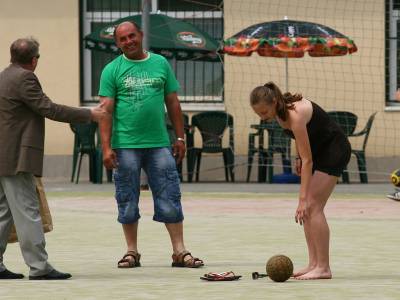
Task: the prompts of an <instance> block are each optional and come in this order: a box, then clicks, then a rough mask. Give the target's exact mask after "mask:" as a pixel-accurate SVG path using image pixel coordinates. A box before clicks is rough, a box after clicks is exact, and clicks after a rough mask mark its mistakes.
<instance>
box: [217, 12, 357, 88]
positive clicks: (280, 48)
mask: <svg viewBox="0 0 400 300" xmlns="http://www.w3.org/2000/svg"><path fill="white" fill-rule="evenodd" d="M356 51H357V47H356V45H355V44H354V42H353V40H351V39H349V38H348V37H346V36H345V35H343V34H341V33H339V32H337V31H335V30H333V29H332V28H329V27H327V26H324V25H320V24H317V23H311V22H303V21H294V20H281V21H272V22H266V23H259V24H255V25H252V26H250V27H248V28H246V29H244V30H242V31H240V32H238V33H237V34H235V35H234V36H232V37H230V38H228V39H227V40H225V41H224V46H223V52H224V53H226V54H229V55H235V56H250V55H251V54H252V53H253V52H257V53H258V54H259V55H260V56H269V57H283V58H286V90H288V63H287V58H299V57H303V56H304V53H305V52H308V54H309V55H310V56H313V57H321V56H341V55H346V54H351V53H354V52H356Z"/></svg>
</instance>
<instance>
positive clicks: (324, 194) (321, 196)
mask: <svg viewBox="0 0 400 300" xmlns="http://www.w3.org/2000/svg"><path fill="white" fill-rule="evenodd" d="M336 182H337V177H335V176H331V175H328V174H326V173H322V172H319V171H316V172H315V173H314V175H313V177H312V179H311V183H310V189H309V194H308V195H307V201H308V211H307V213H308V217H307V219H306V221H305V225H304V226H305V227H304V229H305V232H306V237H307V235H308V236H309V240H310V241H311V243H312V245H313V247H315V248H312V249H315V253H309V257H310V258H311V259H316V263H314V261H312V260H310V262H309V266H313V265H312V264H315V265H314V266H313V268H312V269H310V270H309V271H308V272H307V273H304V274H303V275H300V276H297V277H296V279H301V280H307V279H330V278H332V273H331V269H330V266H329V226H328V223H327V221H326V218H325V214H324V208H325V205H326V202H327V201H328V198H329V196H330V195H331V193H332V191H333V189H334V187H335V185H336ZM309 248H310V247H309Z"/></svg>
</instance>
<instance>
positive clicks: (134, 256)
mask: <svg viewBox="0 0 400 300" xmlns="http://www.w3.org/2000/svg"><path fill="white" fill-rule="evenodd" d="M122 263H128V264H127V265H121V264H122ZM140 266H141V265H140V253H137V252H136V251H133V250H130V251H128V252H126V254H125V255H124V256H123V257H122V259H121V260H119V261H118V268H121V269H125V268H136V267H140Z"/></svg>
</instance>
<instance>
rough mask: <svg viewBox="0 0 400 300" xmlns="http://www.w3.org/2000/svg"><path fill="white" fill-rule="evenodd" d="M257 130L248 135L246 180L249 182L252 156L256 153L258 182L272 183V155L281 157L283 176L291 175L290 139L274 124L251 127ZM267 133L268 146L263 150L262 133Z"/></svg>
mask: <svg viewBox="0 0 400 300" xmlns="http://www.w3.org/2000/svg"><path fill="white" fill-rule="evenodd" d="M251 128H254V129H256V130H257V132H255V133H250V134H249V149H248V154H247V178H246V181H247V182H249V181H250V175H251V169H252V164H253V158H254V154H256V153H258V160H259V162H258V182H265V181H268V182H269V183H272V182H273V176H274V164H273V158H274V154H275V153H278V154H281V156H282V166H283V172H284V174H291V173H292V167H291V164H292V163H291V158H290V157H291V138H290V137H289V136H288V135H286V134H285V132H284V131H283V129H282V127H281V126H280V125H279V124H278V123H277V122H276V121H271V122H266V121H260V124H259V125H258V124H256V125H251ZM265 130H266V131H267V132H268V146H267V148H264V131H265ZM256 137H258V148H256V145H255V138H256Z"/></svg>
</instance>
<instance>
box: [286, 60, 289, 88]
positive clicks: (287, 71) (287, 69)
mask: <svg viewBox="0 0 400 300" xmlns="http://www.w3.org/2000/svg"><path fill="white" fill-rule="evenodd" d="M285 69H286V92H289V60H288V57H287V55H286V56H285Z"/></svg>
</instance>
